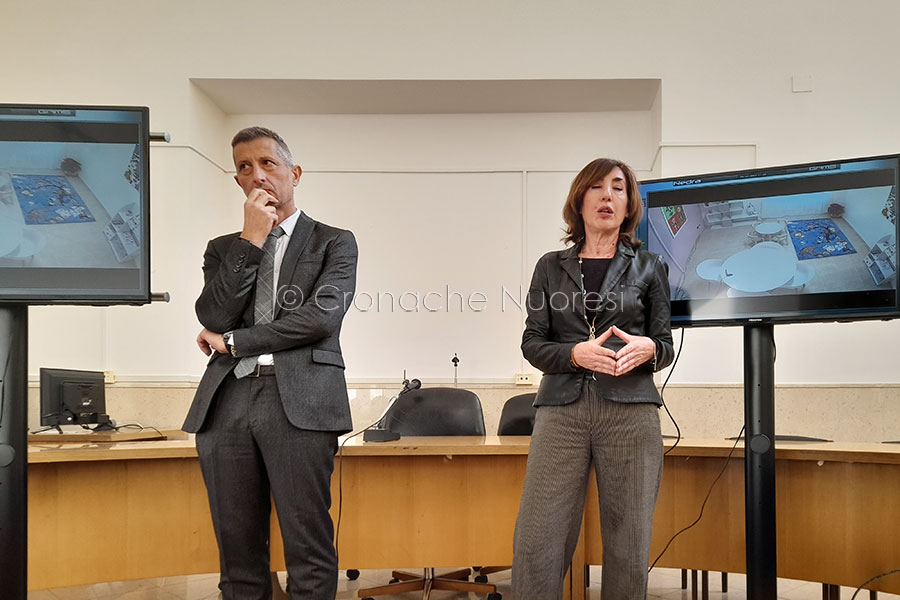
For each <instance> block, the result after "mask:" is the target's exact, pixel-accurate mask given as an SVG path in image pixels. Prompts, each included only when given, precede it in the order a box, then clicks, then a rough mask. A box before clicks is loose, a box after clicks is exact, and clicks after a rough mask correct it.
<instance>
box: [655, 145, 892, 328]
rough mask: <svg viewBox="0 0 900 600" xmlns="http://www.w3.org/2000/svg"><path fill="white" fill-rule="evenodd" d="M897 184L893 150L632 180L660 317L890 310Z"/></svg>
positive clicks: (883, 314)
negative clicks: (662, 282)
mask: <svg viewBox="0 0 900 600" xmlns="http://www.w3.org/2000/svg"><path fill="white" fill-rule="evenodd" d="M898 184H900V156H898V155H893V156H876V157H870V158H854V159H845V160H834V161H830V162H824V163H807V164H797V165H786V166H775V167H767V168H764V169H751V170H746V171H733V172H729V173H712V174H706V175H693V176H684V177H676V178H670V179H659V180H654V181H643V182H641V184H640V188H641V197H642V200H643V202H644V217H643V220H642V222H641V224H640V226H639V228H638V235H639V237H640V238H641V240H643V241H644V243H645V246H644V247H645V248H647V249H648V250H650V251H651V252H655V253H656V254H659V255H660V256H661V257H662V258H663V260H665V261H666V263H667V264H668V266H669V284H670V287H671V290H672V295H671V299H672V325H674V326H676V327H682V326H703V325H743V324H751V323H790V322H804V321H806V322H809V321H819V322H823V321H855V320H860V319H893V318H897V317H898V316H900V287H898V278H897V238H898V231H900V230H898V223H897V189H898Z"/></svg>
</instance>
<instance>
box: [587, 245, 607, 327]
mask: <svg viewBox="0 0 900 600" xmlns="http://www.w3.org/2000/svg"><path fill="white" fill-rule="evenodd" d="M611 262H612V259H611V258H582V259H581V275H582V277H583V278H584V307H585V309H586V311H587V318H588V319H592V318H593V317H594V316H596V314H597V311H598V310H600V307H601V306H602V304H603V298H601V297H600V286H602V285H603V280H604V279H605V278H606V272H607V271H608V270H609V263H611Z"/></svg>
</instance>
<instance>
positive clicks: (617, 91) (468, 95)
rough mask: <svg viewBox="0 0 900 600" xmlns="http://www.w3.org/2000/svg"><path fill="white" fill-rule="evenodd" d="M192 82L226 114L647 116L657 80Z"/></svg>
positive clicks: (197, 79)
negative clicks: (639, 113)
mask: <svg viewBox="0 0 900 600" xmlns="http://www.w3.org/2000/svg"><path fill="white" fill-rule="evenodd" d="M191 81H192V82H193V83H194V84H195V85H197V87H198V88H200V89H201V90H203V91H204V92H205V93H206V94H207V95H208V96H209V98H210V99H211V100H212V101H213V102H214V103H215V104H216V105H218V106H219V108H221V109H222V110H223V111H224V112H225V113H227V114H456V113H544V112H551V113H567V112H605V111H646V110H650V108H651V106H652V105H653V102H654V100H655V99H656V97H657V94H658V93H659V87H660V80H659V79H527V80H525V79H517V80H496V79H493V80H471V79H467V80H446V79H442V80H398V79H393V80H360V79H353V80H348V79H344V80H332V79H214V78H192V79H191Z"/></svg>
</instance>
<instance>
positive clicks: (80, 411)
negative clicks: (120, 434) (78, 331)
mask: <svg viewBox="0 0 900 600" xmlns="http://www.w3.org/2000/svg"><path fill="white" fill-rule="evenodd" d="M40 375H41V425H44V426H46V427H55V428H57V429H59V426H61V425H82V426H87V425H91V424H96V425H97V427H96V428H95V430H103V429H111V427H110V419H109V415H107V414H106V387H105V384H104V378H103V372H101V371H78V370H74V369H47V368H43V367H42V368H41V370H40Z"/></svg>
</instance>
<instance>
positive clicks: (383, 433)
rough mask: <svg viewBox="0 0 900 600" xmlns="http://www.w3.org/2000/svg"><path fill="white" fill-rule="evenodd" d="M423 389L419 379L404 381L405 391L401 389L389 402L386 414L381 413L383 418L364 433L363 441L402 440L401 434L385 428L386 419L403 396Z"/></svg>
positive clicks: (385, 410)
mask: <svg viewBox="0 0 900 600" xmlns="http://www.w3.org/2000/svg"><path fill="white" fill-rule="evenodd" d="M420 387H422V382H421V381H419V380H418V379H404V380H403V389H401V390H400V391H399V392H398V393H397V395H396V396H394V397H393V398H391V400H390V402H388V405H387V407H386V408H385V409H384V412H382V413H381V416H380V417H378V420H377V421H375V422H374V423H372V425H370V426H369V427H368V428H367V429H366V430H365V431H364V432H363V441H364V442H391V441H394V440H399V439H400V434H399V433H394V432H393V431H391V430H390V429H387V428H385V427H384V418H385V417H386V416H387V414H388V412H389V411H390V410H391V407H392V406H394V404H395V403H396V402H397V400H398V399H399V398H400V396H402V395H403V394H405V393H407V392H411V391H413V390H417V389H419V388H420Z"/></svg>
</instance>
